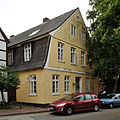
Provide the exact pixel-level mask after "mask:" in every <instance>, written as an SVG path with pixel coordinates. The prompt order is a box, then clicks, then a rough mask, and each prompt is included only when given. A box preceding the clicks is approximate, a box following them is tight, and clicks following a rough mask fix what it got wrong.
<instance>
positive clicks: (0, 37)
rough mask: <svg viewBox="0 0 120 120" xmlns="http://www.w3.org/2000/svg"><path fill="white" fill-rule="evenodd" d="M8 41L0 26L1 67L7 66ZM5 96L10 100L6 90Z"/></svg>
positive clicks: (6, 99)
mask: <svg viewBox="0 0 120 120" xmlns="http://www.w3.org/2000/svg"><path fill="white" fill-rule="evenodd" d="M7 43H8V38H7V36H6V35H5V33H4V32H3V30H2V29H1V28H0V68H1V66H6V61H7V60H6V58H7ZM4 96H5V101H6V102H7V101H8V93H7V92H4ZM1 101H2V99H1V91H0V102H1Z"/></svg>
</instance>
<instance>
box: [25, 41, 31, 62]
mask: <svg viewBox="0 0 120 120" xmlns="http://www.w3.org/2000/svg"><path fill="white" fill-rule="evenodd" d="M30 59H31V43H28V44H26V45H25V46H24V60H25V61H30Z"/></svg>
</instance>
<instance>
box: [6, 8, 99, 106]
mask: <svg viewBox="0 0 120 120" xmlns="http://www.w3.org/2000/svg"><path fill="white" fill-rule="evenodd" d="M86 34H87V29H86V26H85V23H84V21H83V19H82V16H81V13H80V10H79V8H76V9H74V10H71V11H69V12H66V13H64V14H62V15H60V16H58V17H56V18H54V19H51V20H49V19H48V18H44V19H43V23H42V24H40V25H38V26H36V27H34V28H31V29H29V30H27V31H25V32H23V33H20V34H18V35H16V36H12V37H11V38H10V41H11V42H10V43H9V45H8V49H9V51H8V55H9V59H8V63H9V65H10V66H11V67H13V68H14V69H15V70H16V71H18V72H19V77H20V80H21V84H20V86H19V89H18V90H17V91H16V101H17V102H22V103H35V104H48V103H50V102H52V101H54V100H57V99H59V98H61V97H63V96H65V95H66V94H70V93H76V92H77V93H82V92H96V93H97V91H98V85H97V79H95V78H92V74H91V73H92V69H91V68H90V67H89V66H88V65H87V64H86V62H87V50H86V47H85V43H86ZM10 56H11V57H10Z"/></svg>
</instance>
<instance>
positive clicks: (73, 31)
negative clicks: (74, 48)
mask: <svg viewBox="0 0 120 120" xmlns="http://www.w3.org/2000/svg"><path fill="white" fill-rule="evenodd" d="M71 35H73V36H75V35H76V26H75V25H73V24H71Z"/></svg>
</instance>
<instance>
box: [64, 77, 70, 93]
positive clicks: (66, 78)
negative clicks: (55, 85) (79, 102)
mask: <svg viewBox="0 0 120 120" xmlns="http://www.w3.org/2000/svg"><path fill="white" fill-rule="evenodd" d="M64 80H65V93H69V92H70V76H67V75H66V76H65V78H64Z"/></svg>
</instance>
